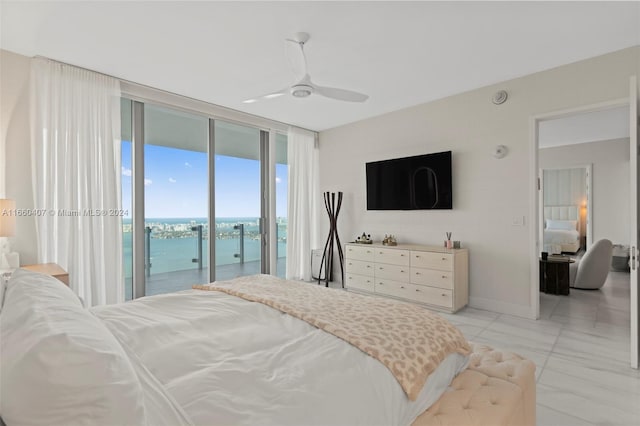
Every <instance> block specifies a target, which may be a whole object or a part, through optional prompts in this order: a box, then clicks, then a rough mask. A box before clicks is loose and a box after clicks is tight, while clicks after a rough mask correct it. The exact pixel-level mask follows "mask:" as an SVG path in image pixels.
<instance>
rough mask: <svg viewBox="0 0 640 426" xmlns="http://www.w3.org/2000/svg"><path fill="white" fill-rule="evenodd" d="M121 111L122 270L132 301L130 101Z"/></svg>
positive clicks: (125, 292)
mask: <svg viewBox="0 0 640 426" xmlns="http://www.w3.org/2000/svg"><path fill="white" fill-rule="evenodd" d="M120 111H121V120H120V121H121V128H122V136H121V145H120V146H121V151H122V153H121V155H122V160H121V161H122V164H121V166H122V167H121V169H122V170H121V174H122V175H121V188H120V190H121V194H122V195H121V197H122V210H124V213H125V214H124V216H123V217H122V232H123V234H122V267H123V269H124V299H125V300H131V299H133V243H132V236H133V226H132V223H131V213H132V212H133V208H132V204H131V190H132V181H131V161H132V158H133V157H132V155H131V140H132V139H133V138H132V134H131V101H130V100H129V99H124V98H123V99H122V101H121V102H120Z"/></svg>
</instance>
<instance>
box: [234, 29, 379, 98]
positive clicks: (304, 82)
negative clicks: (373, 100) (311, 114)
mask: <svg viewBox="0 0 640 426" xmlns="http://www.w3.org/2000/svg"><path fill="white" fill-rule="evenodd" d="M308 41H309V34H308V33H296V34H294V35H293V38H290V39H289V38H288V39H286V42H287V46H289V47H290V48H289V49H288V53H289V54H288V56H289V59H290V61H291V63H292V65H293V69H294V74H295V77H296V80H295V81H297V83H295V84H294V85H292V86H288V87H285V88H283V89H280V90H278V91H277V92H271V93H267V94H266V95H262V96H258V97H256V98H251V99H247V100H245V101H243V102H244V103H246V104H251V103H254V102H258V101H261V100H265V99H273V98H277V97H280V96H283V95H286V94H287V93H290V94H291V95H293V96H294V97H296V98H306V97H308V96H311V95H312V94H314V93H315V94H318V95H321V96H324V97H326V98H331V99H337V100H339V101H347V102H364V101H366V100H367V99H369V96H367V95H365V94H362V93H358V92H354V91H352V90H346V89H337V88H335V87H325V86H318V85H317V84H315V83H313V82H312V81H311V77H310V76H309V73H308V72H307V58H306V57H305V55H304V45H305V44H306V43H307V42H308Z"/></svg>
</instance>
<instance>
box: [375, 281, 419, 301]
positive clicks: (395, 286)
mask: <svg viewBox="0 0 640 426" xmlns="http://www.w3.org/2000/svg"><path fill="white" fill-rule="evenodd" d="M411 286H412V284H409V283H403V282H398V281H393V280H383V279H379V278H376V285H375V291H376V293H380V294H386V295H388V296H395V297H403V298H405V299H406V298H410V297H409V296H410V294H411V293H410V292H409V288H410V287H411Z"/></svg>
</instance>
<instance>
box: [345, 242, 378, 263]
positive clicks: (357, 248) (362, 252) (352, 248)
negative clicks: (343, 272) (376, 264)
mask: <svg viewBox="0 0 640 426" xmlns="http://www.w3.org/2000/svg"><path fill="white" fill-rule="evenodd" d="M345 257H346V258H347V259H355V260H364V261H366V262H373V248H372V247H368V246H366V245H353V244H349V245H347V246H346V253H345Z"/></svg>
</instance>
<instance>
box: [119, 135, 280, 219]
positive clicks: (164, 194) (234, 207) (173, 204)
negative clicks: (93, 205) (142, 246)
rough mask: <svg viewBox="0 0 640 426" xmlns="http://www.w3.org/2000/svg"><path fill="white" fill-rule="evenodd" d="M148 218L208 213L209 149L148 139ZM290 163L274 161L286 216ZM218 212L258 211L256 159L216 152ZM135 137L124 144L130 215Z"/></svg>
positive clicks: (254, 214) (256, 213)
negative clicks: (288, 164) (192, 147)
mask: <svg viewBox="0 0 640 426" xmlns="http://www.w3.org/2000/svg"><path fill="white" fill-rule="evenodd" d="M144 148H145V153H144V154H145V165H144V167H145V210H146V212H145V217H147V218H196V217H197V218H202V217H207V203H208V190H207V188H208V181H207V154H206V153H203V152H195V151H187V150H183V149H177V148H169V147H165V146H156V145H149V144H145V146H144ZM287 169H288V168H287V166H286V165H284V164H277V165H276V216H277V217H286V216H287ZM215 170H216V188H215V190H216V216H217V217H219V218H226V217H259V216H260V164H259V161H257V160H250V159H244V158H236V157H228V156H223V155H216V156H215ZM131 174H132V173H131V142H128V141H123V143H122V206H123V209H125V210H128V211H129V215H128V216H129V217H130V216H131Z"/></svg>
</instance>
